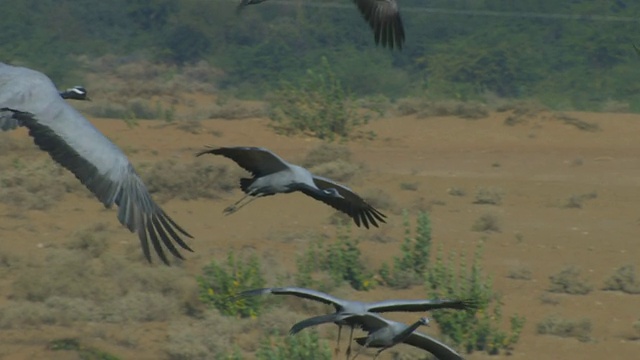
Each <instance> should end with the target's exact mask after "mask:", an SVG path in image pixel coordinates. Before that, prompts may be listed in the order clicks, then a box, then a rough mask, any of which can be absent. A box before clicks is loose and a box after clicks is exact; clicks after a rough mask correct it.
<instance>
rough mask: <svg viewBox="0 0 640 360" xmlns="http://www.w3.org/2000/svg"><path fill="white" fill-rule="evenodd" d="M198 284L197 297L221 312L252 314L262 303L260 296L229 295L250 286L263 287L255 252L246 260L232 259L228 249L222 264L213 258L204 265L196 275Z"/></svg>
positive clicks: (258, 309)
mask: <svg viewBox="0 0 640 360" xmlns="http://www.w3.org/2000/svg"><path fill="white" fill-rule="evenodd" d="M197 281H198V285H199V288H200V300H201V301H202V302H204V303H205V304H207V305H209V306H211V307H215V308H216V309H218V310H219V311H220V313H222V314H224V315H231V316H241V317H248V316H251V317H255V316H257V315H258V314H259V312H260V308H261V305H262V300H261V298H260V296H251V297H247V298H242V299H239V300H232V299H230V297H233V296H236V295H238V294H239V293H240V292H242V291H244V290H248V289H253V288H262V287H264V284H265V281H264V278H263V277H262V270H261V269H260V261H259V259H258V257H257V256H256V255H252V256H251V257H249V259H248V260H239V259H236V256H235V254H234V253H233V251H229V254H228V256H227V263H226V265H225V266H223V265H220V264H218V262H216V261H215V260H213V261H211V263H210V264H209V265H207V266H205V267H204V269H203V274H202V276H199V277H198V278H197Z"/></svg>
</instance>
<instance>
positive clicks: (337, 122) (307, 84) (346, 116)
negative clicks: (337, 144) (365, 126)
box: [270, 57, 364, 140]
mask: <svg viewBox="0 0 640 360" xmlns="http://www.w3.org/2000/svg"><path fill="white" fill-rule="evenodd" d="M270 102H271V108H272V109H271V119H272V120H274V121H276V122H277V123H278V125H277V129H279V130H281V131H283V132H285V133H299V132H310V133H311V134H313V136H316V137H318V138H320V139H327V140H333V139H334V138H335V137H336V136H338V137H343V138H345V137H348V136H349V134H350V133H351V131H352V129H353V128H354V127H355V126H357V125H359V124H360V123H362V122H363V121H364V119H362V118H361V117H360V116H359V115H358V114H357V112H356V111H355V107H354V106H353V105H352V104H351V103H350V101H349V96H348V94H347V93H346V91H345V90H344V88H343V87H342V84H341V83H340V80H338V79H337V78H336V76H335V74H334V73H333V71H332V70H331V66H330V65H329V61H328V60H327V59H326V58H324V57H323V58H322V64H321V66H320V68H319V69H318V70H315V71H314V70H307V75H306V76H305V77H304V78H302V79H300V82H299V84H298V85H297V86H296V85H293V84H291V83H289V82H282V85H281V88H280V90H279V91H277V92H276V94H275V95H274V97H273V98H272V99H271V101H270Z"/></svg>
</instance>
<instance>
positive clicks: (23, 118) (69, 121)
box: [0, 67, 192, 264]
mask: <svg viewBox="0 0 640 360" xmlns="http://www.w3.org/2000/svg"><path fill="white" fill-rule="evenodd" d="M10 68H12V69H17V70H11V69H8V68H6V67H3V68H0V80H2V81H0V114H6V112H11V113H12V117H13V118H14V119H15V120H17V121H18V123H19V124H20V125H21V126H25V127H26V128H28V129H29V135H31V136H32V137H33V139H34V142H35V143H36V145H38V147H40V149H42V150H44V151H46V152H48V153H49V155H50V156H51V157H52V158H53V160H55V161H56V162H58V163H59V164H60V165H62V166H64V167H65V168H67V169H68V170H69V171H71V172H72V173H73V174H74V175H75V176H76V178H78V180H80V182H82V184H84V185H85V186H86V187H87V188H88V189H89V190H90V191H91V192H92V193H93V194H94V195H95V196H96V197H97V198H98V199H99V200H100V201H101V202H102V203H103V204H104V206H105V207H107V208H108V207H111V206H112V205H113V204H116V205H118V220H119V221H120V223H122V224H123V225H124V226H126V227H127V228H128V229H129V230H130V231H131V232H136V233H137V234H138V238H139V239H140V244H141V246H142V250H143V252H144V255H145V257H146V258H147V259H148V260H149V261H151V256H150V253H149V242H151V244H152V246H153V248H154V249H155V251H156V253H157V254H158V256H159V257H160V258H161V259H162V261H163V262H164V263H166V264H168V263H169V262H168V260H167V258H166V256H165V254H164V250H163V248H162V245H161V244H164V246H165V247H166V248H167V249H168V250H169V252H171V253H172V254H173V255H174V256H176V257H178V258H182V256H181V255H180V253H179V252H178V250H177V249H176V247H175V245H174V244H173V242H175V243H177V244H178V245H180V247H182V248H183V249H186V250H189V251H192V250H191V249H190V248H189V246H188V245H187V244H186V243H185V242H184V241H183V239H182V238H181V235H179V234H178V233H180V234H182V235H184V236H187V237H191V235H189V234H188V233H187V232H186V231H185V230H184V229H182V228H181V227H180V226H179V225H178V224H176V223H175V222H174V221H173V220H172V219H171V218H170V217H169V216H168V215H167V214H166V213H165V212H164V211H163V210H162V209H161V208H160V207H159V206H158V205H157V204H156V203H155V202H154V201H153V200H152V199H151V195H150V194H149V192H148V191H147V188H146V187H145V185H144V183H143V182H142V180H141V179H140V177H139V176H138V175H137V174H136V172H135V170H134V169H133V166H132V165H131V163H130V162H129V160H128V159H127V157H126V155H125V154H124V153H123V152H122V151H121V150H120V149H119V148H118V147H117V146H115V145H114V144H113V143H112V142H111V141H109V139H107V138H106V137H105V136H104V135H102V133H101V132H100V131H99V130H98V129H96V128H95V127H94V126H93V125H92V124H91V123H90V122H89V121H87V120H86V119H85V118H84V117H83V116H82V115H81V114H80V113H79V112H77V111H76V110H75V109H74V108H73V107H71V106H70V105H69V104H67V102H66V101H64V100H63V99H62V98H61V97H60V95H59V93H58V91H57V90H56V88H55V87H54V85H53V83H51V81H50V80H49V78H48V77H46V76H45V75H43V74H41V73H39V72H36V71H33V70H29V69H24V68H14V67H10ZM11 91H14V92H16V91H17V92H20V93H19V94H11V93H10V92H11ZM0 116H1V115H0Z"/></svg>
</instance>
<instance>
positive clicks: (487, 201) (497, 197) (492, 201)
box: [473, 188, 502, 205]
mask: <svg viewBox="0 0 640 360" xmlns="http://www.w3.org/2000/svg"><path fill="white" fill-rule="evenodd" d="M473 203H474V204H481V205H500V204H501V203H502V190H501V189H493V188H479V189H478V191H477V192H476V199H475V200H474V202H473Z"/></svg>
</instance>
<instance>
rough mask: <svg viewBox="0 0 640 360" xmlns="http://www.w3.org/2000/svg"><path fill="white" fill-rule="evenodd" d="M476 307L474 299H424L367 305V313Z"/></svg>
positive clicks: (476, 303)
mask: <svg viewBox="0 0 640 360" xmlns="http://www.w3.org/2000/svg"><path fill="white" fill-rule="evenodd" d="M477 307H478V301H476V300H474V299H465V300H447V299H424V300H384V301H378V302H373V303H367V311H370V312H389V311H430V310H437V309H458V310H466V309H474V308H477Z"/></svg>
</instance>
